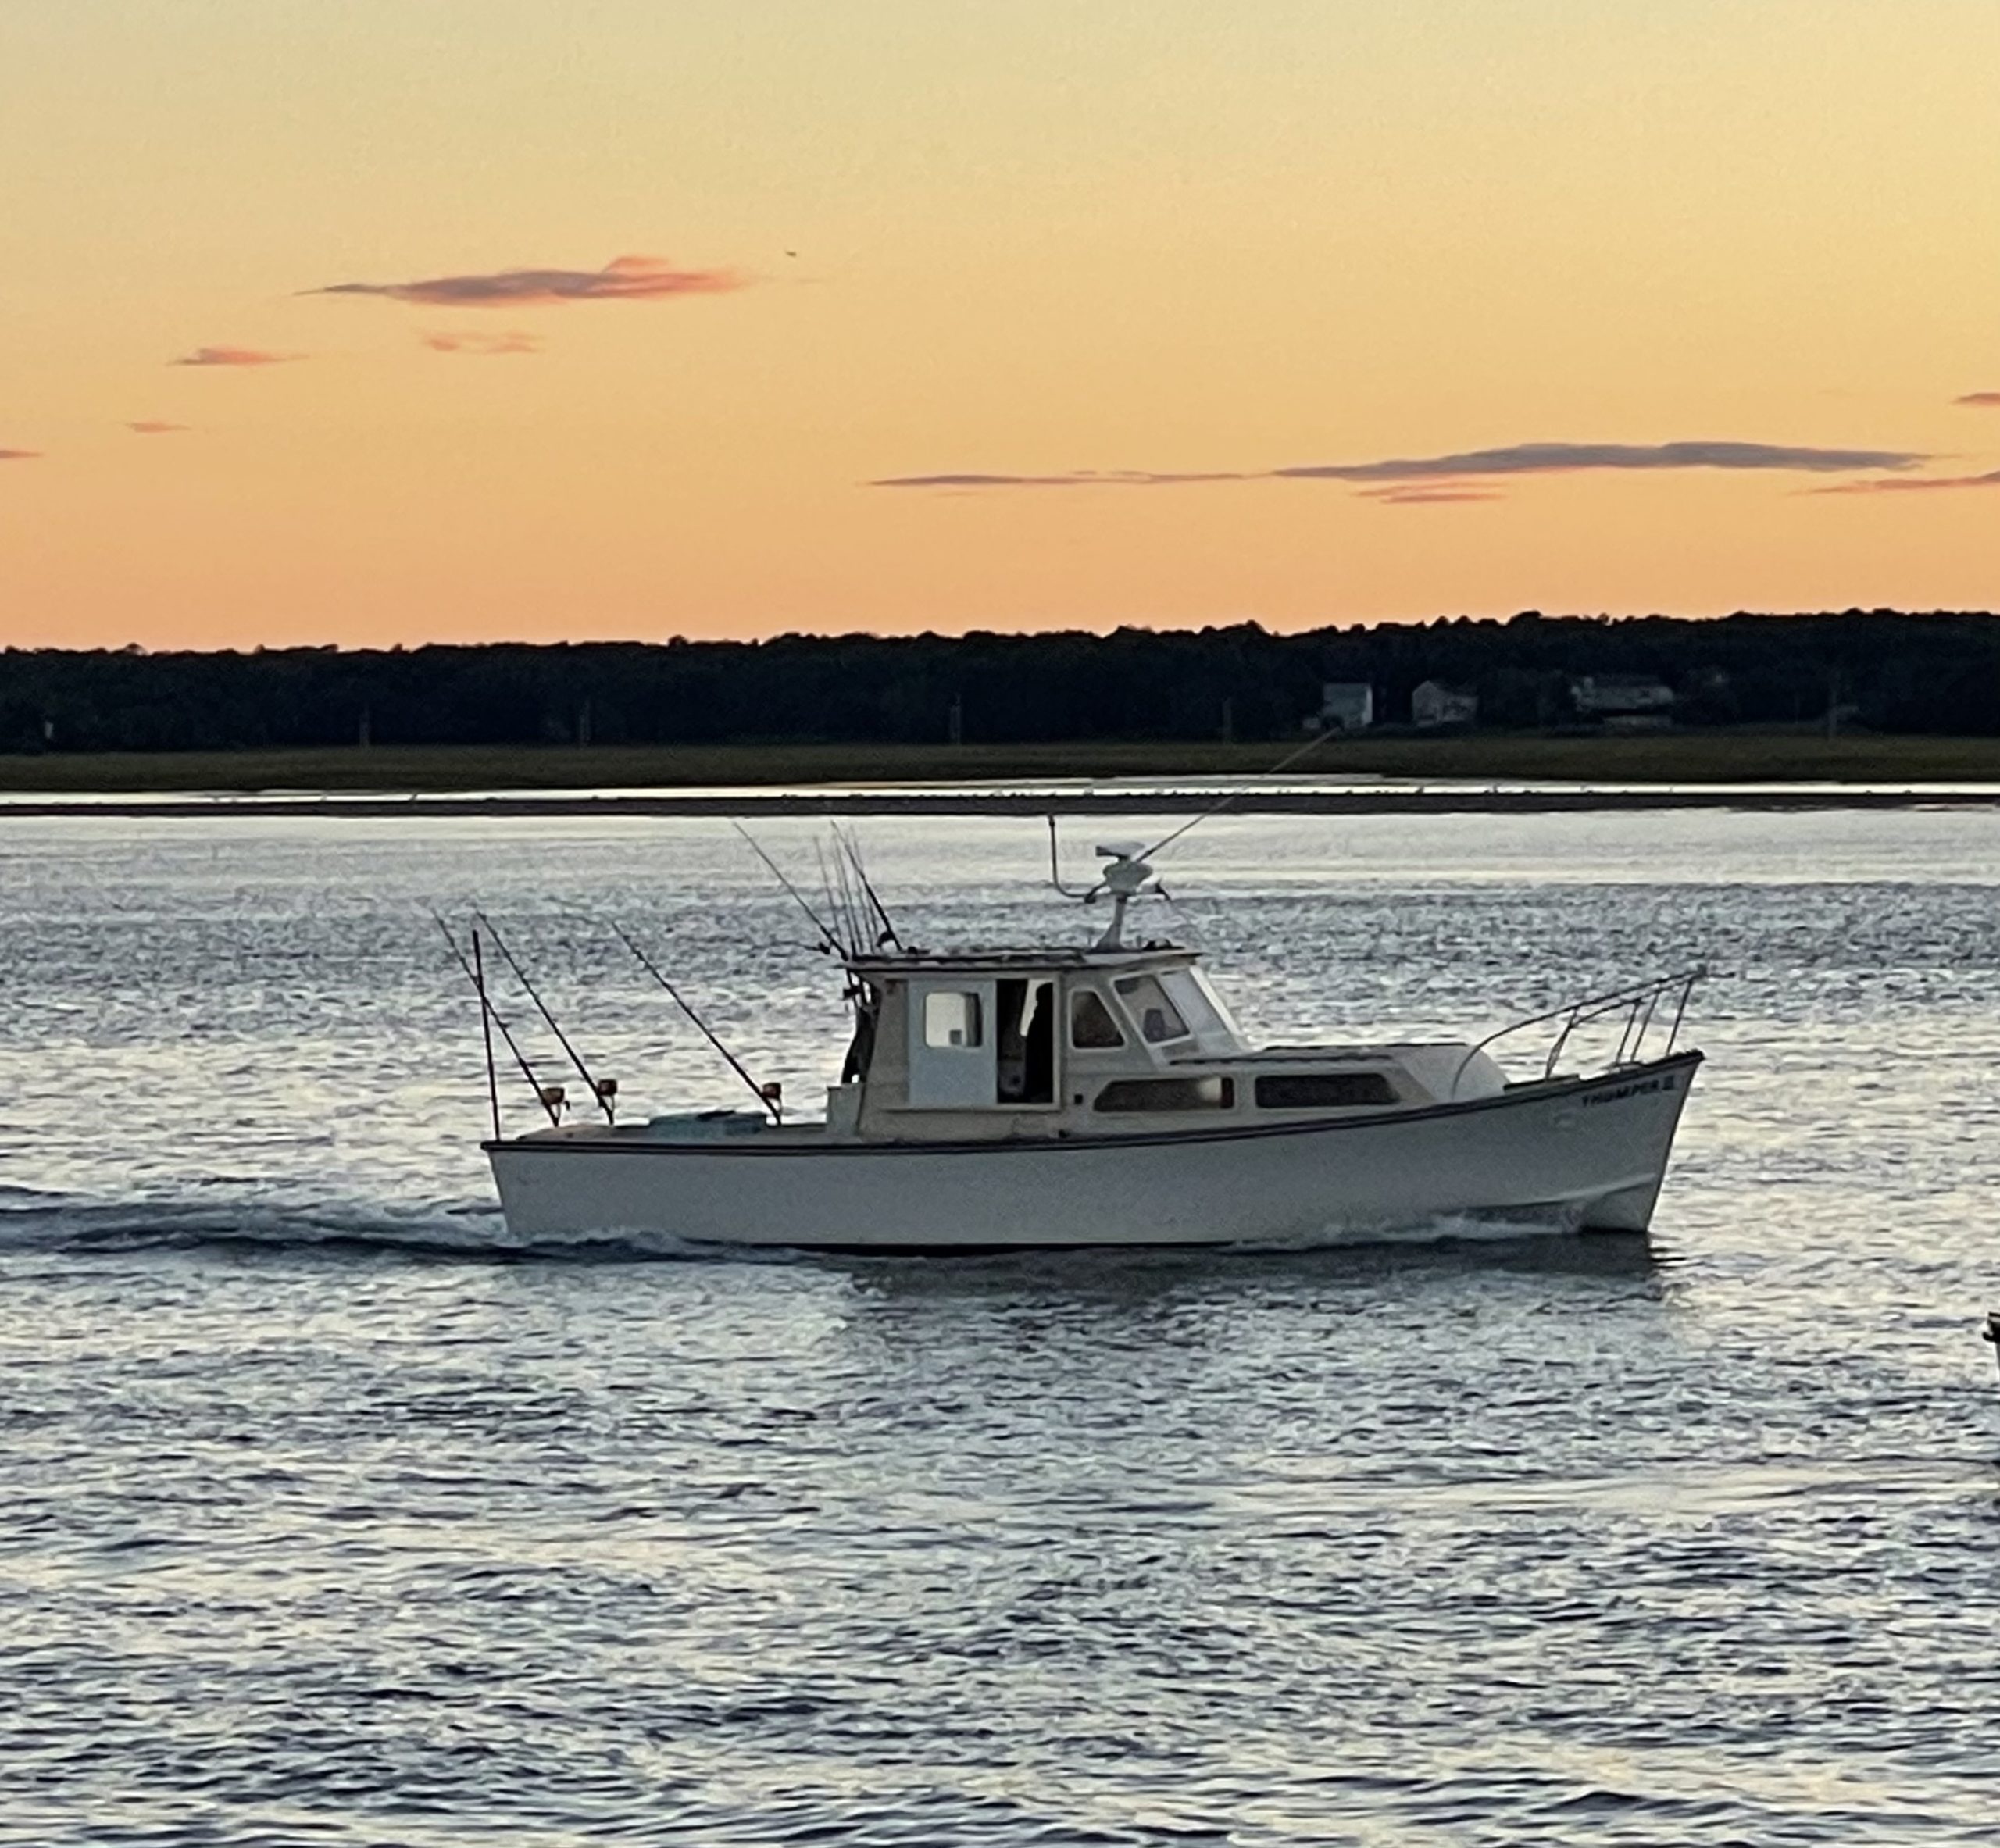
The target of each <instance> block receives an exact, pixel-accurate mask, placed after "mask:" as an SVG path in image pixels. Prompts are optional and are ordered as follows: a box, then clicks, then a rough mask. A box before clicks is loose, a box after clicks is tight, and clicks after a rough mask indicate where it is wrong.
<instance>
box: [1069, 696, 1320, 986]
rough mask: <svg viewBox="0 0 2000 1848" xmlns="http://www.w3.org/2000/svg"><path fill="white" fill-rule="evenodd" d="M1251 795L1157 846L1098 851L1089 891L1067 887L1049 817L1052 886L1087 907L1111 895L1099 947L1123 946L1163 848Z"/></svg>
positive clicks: (1208, 811) (1279, 768) (1215, 808)
mask: <svg viewBox="0 0 2000 1848" xmlns="http://www.w3.org/2000/svg"><path fill="white" fill-rule="evenodd" d="M1331 736H1332V733H1329V732H1315V733H1313V736H1312V737H1309V738H1308V739H1307V740H1305V743H1304V744H1302V745H1300V746H1299V747H1298V749H1297V750H1295V751H1287V752H1286V753H1285V755H1284V756H1283V757H1281V758H1279V759H1278V761H1277V762H1276V763H1275V764H1273V765H1272V766H1271V767H1270V769H1268V770H1266V771H1265V772H1263V773H1264V775H1265V776H1281V775H1283V774H1284V772H1285V771H1287V770H1288V769H1291V766H1292V765H1294V764H1295V763H1297V762H1298V761H1299V760H1300V759H1301V758H1304V757H1305V756H1308V755H1310V754H1311V753H1312V752H1313V751H1317V750H1318V749H1319V748H1320V746H1321V745H1322V744H1324V743H1325V742H1326V741H1327V739H1328V738H1329V737H1331ZM1246 794H1248V790H1241V789H1236V790H1230V792H1229V794H1227V795H1226V796H1224V797H1223V798H1222V800H1221V801H1219V802H1216V803H1213V804H1210V805H1209V807H1208V808H1204V809H1202V811H1201V812H1199V813H1198V814H1197V815H1191V816H1190V817H1189V818H1188V819H1187V820H1186V821H1184V822H1182V823H1181V824H1180V826H1179V827H1177V828H1176V829H1174V830H1173V833H1170V834H1166V835H1163V837H1161V838H1160V839H1159V840H1156V841H1155V842H1154V843H1153V844H1152V846H1151V847H1140V848H1138V849H1134V848H1131V847H1102V846H1101V847H1098V850H1097V854H1098V858H1099V859H1100V860H1102V861H1103V862H1104V863H1105V864H1104V869H1103V871H1102V872H1100V873H1099V874H1098V879H1097V883H1096V884H1095V885H1094V886H1092V887H1091V888H1090V889H1089V890H1088V891H1085V892H1079V891H1077V890H1074V889H1073V888H1072V887H1069V886H1066V885H1064V884H1063V875H1062V869H1061V867H1060V865H1059V862H1058V859H1057V854H1056V846H1055V816H1054V815H1050V816H1049V817H1048V883H1050V884H1051V885H1052V886H1053V887H1055V890H1057V891H1059V892H1060V893H1061V894H1063V897H1065V898H1077V899H1080V900H1081V901H1083V902H1084V904H1095V903H1096V902H1097V901H1098V899H1100V898H1103V897H1109V899H1110V901H1111V922H1110V923H1109V925H1108V926H1105V933H1104V934H1103V936H1101V937H1099V938H1098V940H1097V943H1096V945H1095V947H1097V948H1098V949H1100V950H1116V949H1120V948H1122V947H1123V945H1124V941H1125V913H1126V912H1127V909H1129V908H1130V905H1131V903H1132V901H1133V900H1134V899H1135V898H1137V897H1138V896H1139V895H1140V894H1141V892H1142V891H1143V890H1145V884H1146V881H1147V880H1148V879H1152V878H1153V868H1152V859H1153V856H1154V855H1155V854H1158V853H1159V852H1160V851H1162V850H1163V849H1164V848H1166V847H1171V846H1172V845H1173V843H1174V842H1175V841H1177V840H1180V838H1181V837H1183V836H1184V835H1186V834H1191V833H1193V832H1194V830H1195V829H1197V828H1198V827H1199V826H1201V825H1202V822H1205V821H1207V820H1208V819H1209V818H1210V817H1211V816H1213V815H1220V814H1222V813H1223V812H1224V811H1225V810H1226V809H1229V808H1234V806H1235V804H1237V803H1238V802H1240V801H1242V799H1243V798H1244V797H1245V795H1246ZM1152 890H1154V891H1155V892H1157V893H1159V895H1160V897H1163V898H1164V897H1166V888H1165V887H1163V886H1162V885H1161V884H1160V883H1159V882H1158V880H1156V879H1155V880H1154V883H1153V886H1152Z"/></svg>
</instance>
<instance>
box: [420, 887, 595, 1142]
mask: <svg viewBox="0 0 2000 1848" xmlns="http://www.w3.org/2000/svg"><path fill="white" fill-rule="evenodd" d="M430 918H431V922H433V923H434V924H435V925H436V926H438V932H439V933H440V934H441V936H443V937H444V939H445V942H446V943H447V944H449V945H450V946H451V949H452V960H453V961H455V962H456V963H457V964H458V965H459V968H460V969H463V970H464V971H465V977H466V980H467V981H468V982H470V983H471V984H472V985H473V992H474V993H475V994H477V995H478V997H479V1006H480V1013H481V1015H483V1016H484V1019H485V1021H486V1022H487V1023H488V1029H487V1033H486V1072H487V1083H488V1089H489V1090H490V1092H491V1096H492V1100H493V1133H494V1139H495V1140H496V1141H498V1140H499V1134H500V1089H499V1086H498V1083H496V1082H495V1079H494V1076H493V1035H492V1033H491V1029H492V1028H493V1027H496V1026H497V1027H498V1028H499V1029H500V1037H501V1038H502V1040H505V1041H506V1043H507V1050H508V1051H509V1052H511V1053H512V1054H513V1055H514V1063H515V1064H516V1065H518V1066H520V1068H521V1076H523V1078H525V1079H527V1081H528V1089H529V1090H531V1091H533V1092H534V1100H535V1101H536V1102H537V1103H538V1104H540V1105H541V1107H542V1108H543V1109H544V1110H545V1111H548V1120H549V1122H550V1123H551V1124H555V1123H559V1122H561V1121H562V1120H563V1113H562V1111H561V1109H560V1108H559V1106H558V1105H556V1104H552V1103H551V1102H550V1101H549V1099H548V1093H547V1092H546V1091H545V1090H544V1088H543V1086H542V1082H541V1079H539V1078H538V1077H536V1076H535V1075H534V1066H533V1065H530V1064H529V1063H528V1055H527V1054H526V1053H524V1052H523V1051H521V1047H520V1041H518V1040H516V1039H515V1037H514V1035H513V1029H512V1028H510V1027H509V1026H508V1025H507V1022H506V1018H505V1015H502V1013H501V1011H500V1010H499V1009H498V1008H496V1007H495V1006H494V1004H493V997H491V995H489V994H488V993H487V992H486V983H485V981H484V979H483V972H482V971H480V970H478V969H474V968H473V965H472V964H470V962H468V961H466V953H465V951H463V950H461V949H460V948H459V940H458V939H457V938H456V937H455V936H452V927H451V926H450V925H448V924H447V923H446V922H445V920H444V919H443V918H442V917H441V916H440V915H438V912H436V911H435V910H432V912H431V913H430ZM472 940H473V954H474V955H475V956H476V955H477V954H479V933H478V932H477V931H476V930H475V931H474V932H473V938H472Z"/></svg>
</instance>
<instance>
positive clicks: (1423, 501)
mask: <svg viewBox="0 0 2000 1848" xmlns="http://www.w3.org/2000/svg"><path fill="white" fill-rule="evenodd" d="M1361 493H1362V498H1363V499H1365V500H1370V501H1380V502H1381V504H1382V505H1384V507H1442V506H1445V505H1449V504H1452V503H1454V502H1457V501H1504V500H1505V499H1506V498H1507V497H1506V496H1505V494H1496V493H1495V491H1493V490H1492V489H1491V488H1488V487H1473V486H1470V485H1469V484H1468V485H1466V486H1463V487H1459V486H1455V485H1453V484H1451V483H1445V484H1442V485H1440V486H1438V487H1364V488H1363V490H1362V491H1361Z"/></svg>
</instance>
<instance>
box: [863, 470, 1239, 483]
mask: <svg viewBox="0 0 2000 1848" xmlns="http://www.w3.org/2000/svg"><path fill="white" fill-rule="evenodd" d="M1263 479H1265V477H1263V476H1256V475H1242V474H1232V473H1210V474H1201V475H1156V474H1154V473H1151V472H1150V471H1148V470H1146V469H1074V470H1073V471H1072V472H1071V473H1069V474H1066V475H891V476H885V477H884V479H883V480H880V481H871V482H870V483H868V485H869V486H870V487H1177V486H1179V485H1180V483H1184V482H1189V481H1257V480H1263Z"/></svg>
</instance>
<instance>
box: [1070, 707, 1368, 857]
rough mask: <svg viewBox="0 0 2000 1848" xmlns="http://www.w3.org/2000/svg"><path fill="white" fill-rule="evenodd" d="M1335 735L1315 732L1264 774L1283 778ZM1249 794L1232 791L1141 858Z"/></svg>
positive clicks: (1166, 836)
mask: <svg viewBox="0 0 2000 1848" xmlns="http://www.w3.org/2000/svg"><path fill="white" fill-rule="evenodd" d="M1333 735H1334V734H1333V733H1331V732H1315V733H1313V736H1312V737H1309V738H1308V739H1307V740H1305V743H1304V744H1302V745H1300V746H1299V747H1298V749H1297V750H1296V751H1287V752H1286V753H1285V755H1284V756H1283V757H1281V758H1279V759H1278V761H1277V762H1276V763H1274V764H1273V765H1271V767H1270V769H1268V770H1266V771H1265V772H1263V774H1264V775H1265V776H1283V775H1284V772H1286V771H1288V770H1289V769H1291V766H1292V765H1294V764H1295V763H1297V762H1298V761H1299V760H1300V759H1301V758H1306V757H1310V756H1311V755H1313V752H1314V751H1317V750H1318V749H1319V748H1320V746H1321V745H1322V744H1325V743H1326V741H1327V740H1328V739H1329V738H1330V737H1332V736H1333ZM1246 794H1248V791H1247V790H1240V789H1234V790H1230V792H1229V794H1227V795H1226V796H1224V797H1223V799H1222V800H1221V801H1220V802H1217V803H1216V804H1214V805H1213V807H1211V808H1204V809H1203V810H1202V812H1201V813H1200V814H1198V815H1193V816H1191V817H1190V818H1189V819H1188V820H1186V821H1184V822H1182V823H1181V824H1180V826H1179V827H1177V828H1176V829H1174V830H1173V833H1171V834H1167V835H1164V836H1163V837H1161V838H1160V839H1159V840H1155V842H1154V843H1153V844H1152V846H1151V847H1148V848H1147V849H1146V850H1145V852H1144V853H1142V854H1140V856H1139V858H1141V859H1142V860H1149V859H1151V858H1152V857H1153V855H1154V854H1157V853H1159V852H1160V851H1163V849H1165V848H1166V847H1171V846H1172V845H1173V844H1174V842H1175V841H1177V840H1179V839H1180V837H1181V836H1182V835H1184V834H1191V833H1194V831H1195V829H1197V828H1198V827H1199V826H1201V825H1202V822H1205V821H1207V820H1208V819H1209V818H1210V817H1211V816H1212V815H1220V814H1221V813H1223V811H1224V810H1225V809H1229V808H1234V807H1235V806H1236V804H1238V802H1240V801H1242V800H1243V798H1244V797H1245V795H1246ZM1098 851H1099V852H1100V853H1102V851H1104V850H1103V849H1102V847H1100V848H1099V849H1098Z"/></svg>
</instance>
